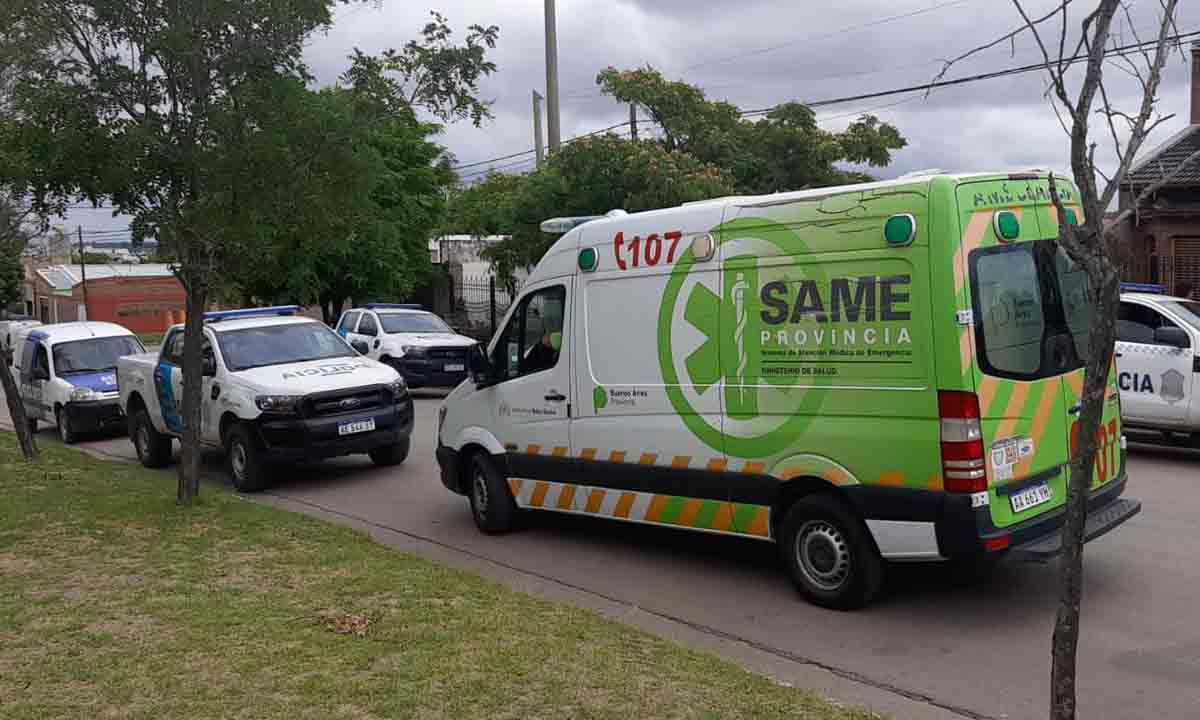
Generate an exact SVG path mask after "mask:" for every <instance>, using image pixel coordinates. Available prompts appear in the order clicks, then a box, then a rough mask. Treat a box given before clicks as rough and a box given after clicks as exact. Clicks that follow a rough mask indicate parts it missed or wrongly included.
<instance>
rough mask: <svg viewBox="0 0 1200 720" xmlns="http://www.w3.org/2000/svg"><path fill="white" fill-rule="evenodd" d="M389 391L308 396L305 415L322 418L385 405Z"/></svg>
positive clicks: (362, 390) (344, 392)
mask: <svg viewBox="0 0 1200 720" xmlns="http://www.w3.org/2000/svg"><path fill="white" fill-rule="evenodd" d="M390 397H391V391H390V390H388V389H387V388H369V389H363V388H358V389H356V390H350V391H340V390H339V391H335V392H329V393H321V394H319V395H310V396H309V397H308V398H306V399H305V401H304V405H305V413H304V414H305V415H307V416H308V417H323V416H325V415H341V414H343V413H356V412H361V411H363V410H370V409H372V408H377V407H383V406H385V405H387V403H388V401H389V400H390Z"/></svg>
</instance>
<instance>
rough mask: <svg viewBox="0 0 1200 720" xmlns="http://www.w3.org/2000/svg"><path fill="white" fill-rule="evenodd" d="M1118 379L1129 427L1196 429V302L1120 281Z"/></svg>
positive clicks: (1199, 335)
mask: <svg viewBox="0 0 1200 720" xmlns="http://www.w3.org/2000/svg"><path fill="white" fill-rule="evenodd" d="M1121 289H1122V293H1121V307H1120V311H1119V314H1118V318H1117V344H1116V360H1117V384H1118V387H1119V388H1120V390H1121V415H1122V417H1123V419H1124V421H1125V424H1126V425H1127V426H1129V427H1131V428H1139V427H1140V428H1147V429H1154V430H1160V431H1163V432H1165V433H1167V434H1168V435H1171V434H1174V433H1182V434H1187V435H1195V434H1196V433H1197V432H1200V404H1198V403H1197V402H1196V397H1197V391H1200V385H1197V383H1196V382H1195V377H1196V373H1197V372H1200V357H1198V354H1200V302H1196V301H1195V300H1188V299H1186V298H1178V297H1171V296H1169V295H1166V294H1164V293H1165V290H1164V288H1162V287H1160V286H1157V285H1142V284H1132V283H1126V284H1122V286H1121Z"/></svg>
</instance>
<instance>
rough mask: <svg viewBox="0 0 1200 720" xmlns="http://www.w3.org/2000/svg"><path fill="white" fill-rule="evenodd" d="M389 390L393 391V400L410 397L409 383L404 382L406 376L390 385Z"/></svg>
mask: <svg viewBox="0 0 1200 720" xmlns="http://www.w3.org/2000/svg"><path fill="white" fill-rule="evenodd" d="M388 390H391V391H392V401H393V402H400V401H401V400H403V399H405V398H407V397H408V383H406V382H404V378H400V379H399V380H397V381H396V382H394V383H392V384H391V385H388Z"/></svg>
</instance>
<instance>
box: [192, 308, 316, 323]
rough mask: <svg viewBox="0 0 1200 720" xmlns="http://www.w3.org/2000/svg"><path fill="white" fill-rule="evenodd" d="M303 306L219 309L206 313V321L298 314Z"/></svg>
mask: <svg viewBox="0 0 1200 720" xmlns="http://www.w3.org/2000/svg"><path fill="white" fill-rule="evenodd" d="M302 310H304V308H303V307H301V306H299V305H276V306H274V307H264V308H245V309H242V310H219V311H217V312H206V313H204V322H210V323H211V322H221V321H222V320H242V319H244V318H256V317H273V316H278V315H296V314H299V313H300V312H301V311H302Z"/></svg>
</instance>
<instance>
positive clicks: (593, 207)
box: [445, 135, 733, 281]
mask: <svg viewBox="0 0 1200 720" xmlns="http://www.w3.org/2000/svg"><path fill="white" fill-rule="evenodd" d="M731 192H733V183H732V182H731V180H730V178H729V177H728V176H727V175H726V174H725V173H724V172H722V171H721V170H720V169H719V168H717V167H715V166H712V165H709V164H706V163H703V162H700V161H699V160H697V159H696V158H694V157H692V156H691V155H688V154H686V153H683V152H680V151H670V150H667V149H666V148H665V147H664V146H663V145H662V144H660V143H658V142H655V141H652V140H641V141H633V140H622V139H621V138H618V137H616V136H615V135H602V136H596V137H589V138H583V139H580V140H576V141H575V142H572V143H570V144H569V145H565V146H564V147H563V148H562V150H560V151H559V152H558V153H557V154H556V155H554V156H553V157H551V158H550V160H549V161H548V162H547V163H546V164H545V165H544V166H543V167H542V168H541V169H540V170H538V171H537V172H534V173H531V174H529V175H525V176H504V175H492V176H490V177H489V178H488V179H486V180H485V181H484V182H482V183H480V184H479V185H476V186H475V187H472V188H468V189H466V190H464V191H462V192H461V193H459V195H458V196H457V197H455V198H454V199H453V200H452V203H451V210H450V212H449V217H448V221H447V222H448V225H447V226H446V228H445V229H446V230H447V231H450V232H466V233H471V234H476V235H482V234H505V235H509V236H510V237H508V238H507V239H505V240H504V241H503V242H501V243H500V244H498V245H496V246H494V247H491V248H489V249H488V250H487V251H485V255H486V256H487V257H488V259H490V260H491V261H492V262H493V264H494V265H495V267H496V271H497V274H498V275H499V276H500V277H501V278H504V279H508V280H510V281H511V278H512V277H513V275H514V273H515V272H516V271H517V270H520V269H523V268H527V267H529V266H532V265H533V264H535V263H536V262H537V261H538V260H539V259H540V258H541V257H542V255H543V254H544V253H545V252H546V250H547V249H549V247H550V245H551V244H553V242H554V241H555V240H557V239H558V236H557V235H548V234H546V233H543V232H542V231H541V229H540V228H539V225H540V224H541V222H542V221H543V220H545V219H547V218H550V217H555V216H561V215H599V214H603V213H606V212H608V211H610V210H613V209H618V208H620V209H624V210H626V211H628V212H638V211H641V210H650V209H654V208H661V207H668V206H672V205H678V204H680V203H684V202H690V201H693V200H704V199H708V198H711V197H714V196H717V195H727V194H730V193H731Z"/></svg>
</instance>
